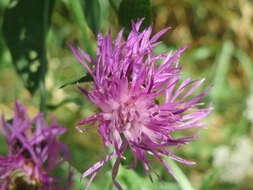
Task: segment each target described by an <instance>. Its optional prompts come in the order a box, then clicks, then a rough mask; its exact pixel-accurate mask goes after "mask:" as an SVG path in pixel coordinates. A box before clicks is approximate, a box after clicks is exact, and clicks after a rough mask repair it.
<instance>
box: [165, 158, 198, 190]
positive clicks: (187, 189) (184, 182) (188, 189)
mask: <svg viewBox="0 0 253 190" xmlns="http://www.w3.org/2000/svg"><path fill="white" fill-rule="evenodd" d="M165 159H166V161H167V163H168V164H169V165H170V167H171V168H172V169H173V171H174V172H175V175H176V177H177V179H178V180H177V182H178V185H179V186H180V187H181V189H182V190H194V188H193V187H192V185H191V183H190V181H189V180H188V178H187V177H186V175H185V174H184V173H183V171H182V170H181V169H180V168H179V167H178V166H177V164H176V163H175V162H174V161H173V160H171V159H169V158H165Z"/></svg>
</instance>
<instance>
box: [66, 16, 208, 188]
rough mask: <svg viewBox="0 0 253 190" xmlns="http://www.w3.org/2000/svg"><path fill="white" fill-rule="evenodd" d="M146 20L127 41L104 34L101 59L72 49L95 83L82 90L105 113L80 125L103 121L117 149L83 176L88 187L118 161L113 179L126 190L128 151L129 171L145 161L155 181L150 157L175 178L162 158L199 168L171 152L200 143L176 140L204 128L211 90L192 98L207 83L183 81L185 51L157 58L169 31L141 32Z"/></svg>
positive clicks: (106, 140) (100, 129)
mask: <svg viewBox="0 0 253 190" xmlns="http://www.w3.org/2000/svg"><path fill="white" fill-rule="evenodd" d="M142 21H143V20H140V21H138V22H136V23H132V31H131V32H130V34H129V36H128V38H127V40H126V41H122V34H123V30H122V31H120V32H119V34H118V36H117V38H116V40H111V32H110V33H109V34H108V35H107V36H102V34H99V35H98V47H97V58H96V60H93V59H92V58H91V57H90V56H89V55H87V53H85V52H84V51H83V50H81V49H80V48H78V49H76V48H74V47H73V46H72V45H70V48H71V49H72V51H73V53H74V55H75V57H76V58H77V59H78V60H79V61H80V62H81V63H82V65H83V66H84V68H85V69H86V70H87V72H88V73H89V75H90V76H91V77H92V78H93V82H91V85H90V87H89V90H87V89H84V88H83V87H81V86H80V85H78V87H79V89H80V90H81V91H82V93H83V94H84V95H85V96H86V97H87V98H88V99H89V100H90V101H91V102H92V103H93V104H95V105H96V106H97V107H99V108H100V112H99V113H97V114H95V115H93V116H91V117H89V118H87V119H85V120H82V121H81V122H79V124H78V125H83V124H86V123H91V124H93V126H96V125H95V122H97V121H98V132H99V133H100V135H101V136H102V137H103V141H104V145H105V147H108V146H109V145H113V152H112V153H110V154H108V155H107V156H106V157H105V158H104V159H103V160H101V161H99V162H97V163H96V164H95V165H94V166H92V167H91V168H90V169H88V170H87V171H85V172H84V174H83V176H82V177H86V176H88V175H91V178H90V180H89V181H88V183H87V185H86V188H88V186H89V184H90V183H91V181H92V180H93V179H94V177H95V176H96V174H97V172H98V171H99V169H100V168H101V167H102V166H103V165H104V164H105V163H106V162H107V161H109V160H110V159H111V158H112V157H113V156H116V161H115V163H114V166H113V169H112V180H113V183H114V185H115V186H116V187H117V189H120V190H121V189H122V187H121V186H120V184H119V183H118V182H116V180H115V177H116V175H117V172H118V169H119V165H120V162H121V160H122V159H124V152H125V151H126V149H130V150H131V152H132V154H133V157H134V161H133V163H132V164H131V165H130V168H133V167H135V165H136V162H137V160H139V161H141V163H142V164H143V167H144V169H145V171H146V173H147V175H148V176H149V178H150V179H151V175H150V160H149V158H148V155H153V156H154V157H155V158H157V159H158V160H159V161H160V162H161V163H162V164H163V165H164V166H165V167H166V168H167V170H168V171H169V172H170V173H171V174H172V175H174V174H173V171H172V168H171V167H170V166H169V165H168V164H167V163H166V161H165V160H164V158H163V156H168V157H170V158H171V159H174V160H176V161H178V162H181V163H184V164H194V162H191V161H187V160H184V159H182V158H180V157H178V156H176V155H174V152H175V150H168V148H171V147H172V148H173V147H178V146H180V145H184V144H188V143H189V141H190V140H192V139H195V138H196V136H186V137H182V138H174V137H173V135H172V133H173V132H174V131H178V130H185V129H190V128H200V127H202V126H203V124H204V123H203V122H201V120H202V119H203V118H204V117H205V116H207V115H208V113H209V112H210V110H211V107H210V106H208V108H203V104H204V103H199V100H200V99H201V98H202V97H203V96H205V95H206V94H207V91H205V92H203V93H200V94H199V95H195V96H194V97H192V98H191V97H190V96H191V95H192V94H193V93H194V92H195V91H196V89H198V87H199V86H200V85H201V84H202V83H203V81H204V79H200V80H192V79H190V78H187V79H185V80H181V82H180V78H181V76H182V73H181V72H180V71H181V67H180V66H179V56H180V54H181V53H182V52H183V51H184V50H185V49H186V47H183V48H181V49H179V50H177V51H175V52H174V53H173V52H172V51H169V52H167V53H163V54H160V55H154V47H155V46H157V45H158V44H159V42H157V40H158V38H159V37H160V36H161V35H163V34H164V33H166V32H167V31H168V29H169V28H166V29H163V30H161V31H160V32H158V33H157V34H155V35H154V36H153V37H150V36H151V32H152V28H151V26H150V27H149V28H147V29H145V30H144V31H143V32H139V28H140V25H141V23H142ZM87 62H89V63H91V64H92V66H89V65H88V64H87ZM200 106H202V108H201V107H200ZM93 126H91V127H89V128H84V129H81V128H80V127H79V130H81V131H86V130H87V129H90V128H92V127H93Z"/></svg>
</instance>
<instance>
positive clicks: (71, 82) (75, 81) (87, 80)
mask: <svg viewBox="0 0 253 190" xmlns="http://www.w3.org/2000/svg"><path fill="white" fill-rule="evenodd" d="M92 80H93V79H92V76H91V75H89V74H88V73H87V74H85V75H84V76H82V77H81V78H78V79H74V80H72V81H69V82H67V83H65V84H63V85H61V86H60V87H59V88H64V87H66V86H69V85H72V84H76V83H82V82H91V81H92Z"/></svg>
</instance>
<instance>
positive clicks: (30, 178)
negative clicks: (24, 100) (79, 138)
mask: <svg viewBox="0 0 253 190" xmlns="http://www.w3.org/2000/svg"><path fill="white" fill-rule="evenodd" d="M1 126H2V131H3V135H4V136H5V138H6V140H7V143H8V155H7V156H0V190H12V189H13V190H21V189H22V190H24V189H27V190H28V189H29V190H30V189H31V190H63V189H64V190H67V189H69V187H70V185H71V175H72V174H71V172H70V173H69V177H68V182H67V184H66V185H65V187H64V188H63V187H60V186H58V185H59V184H60V183H61V178H55V177H52V176H51V175H50V172H51V171H52V170H53V169H55V168H57V167H59V166H60V165H61V164H62V163H63V162H64V161H66V160H68V159H69V158H68V157H69V153H68V151H67V148H66V146H65V145H64V144H63V143H60V142H59V141H58V140H57V137H58V136H59V135H62V134H63V133H65V132H66V129H65V128H63V127H61V126H60V125H59V124H57V122H56V121H55V119H52V123H51V124H50V125H48V124H47V123H46V121H45V120H44V119H43V114H42V113H39V114H38V115H37V116H36V117H34V118H33V119H32V120H30V119H29V117H28V115H27V113H26V108H25V106H24V105H22V104H20V103H18V102H16V103H15V111H14V117H13V119H12V122H11V124H10V123H9V122H7V121H5V120H4V118H3V117H2V118H1Z"/></svg>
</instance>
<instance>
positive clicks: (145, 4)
mask: <svg viewBox="0 0 253 190" xmlns="http://www.w3.org/2000/svg"><path fill="white" fill-rule="evenodd" d="M118 17H119V22H120V24H121V25H122V26H123V27H124V28H125V35H128V34H129V32H130V31H131V21H137V20H138V19H141V18H144V19H145V20H144V22H143V24H142V26H141V30H143V29H144V28H146V27H147V26H149V25H150V24H151V23H152V9H151V3H150V0H122V2H121V4H120V7H119V10H118Z"/></svg>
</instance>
